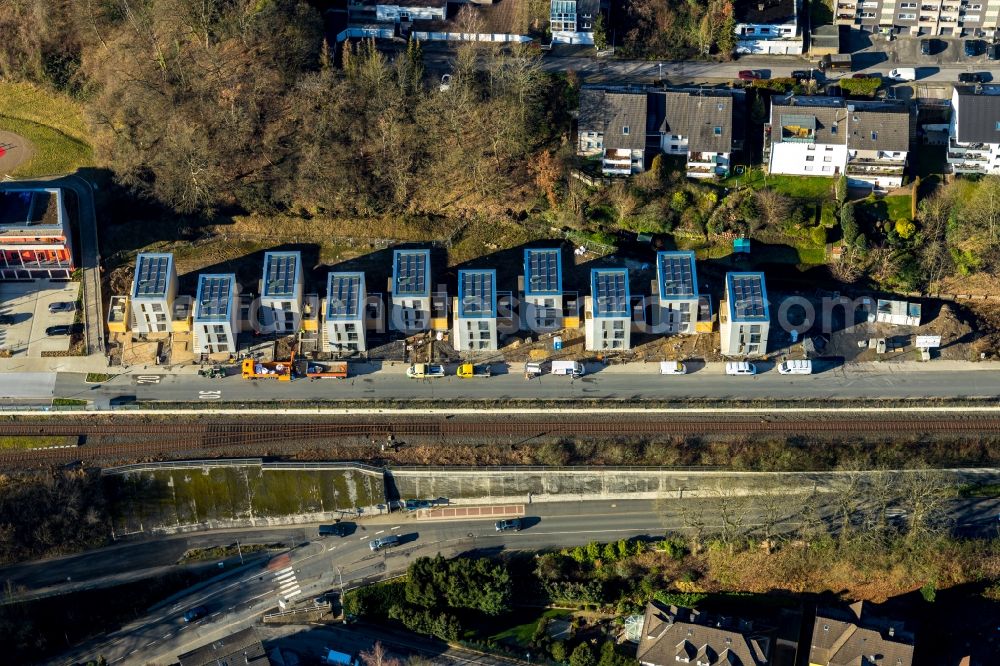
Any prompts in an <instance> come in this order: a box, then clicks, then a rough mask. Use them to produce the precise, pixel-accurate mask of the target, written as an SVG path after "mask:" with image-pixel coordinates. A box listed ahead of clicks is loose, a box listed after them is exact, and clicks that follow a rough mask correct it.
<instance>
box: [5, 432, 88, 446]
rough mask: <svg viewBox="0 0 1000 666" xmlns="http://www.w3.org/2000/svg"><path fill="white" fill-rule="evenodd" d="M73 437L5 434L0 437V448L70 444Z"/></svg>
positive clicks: (72, 442)
mask: <svg viewBox="0 0 1000 666" xmlns="http://www.w3.org/2000/svg"><path fill="white" fill-rule="evenodd" d="M74 443H75V441H74V438H73V437H61V436H44V435H37V436H36V435H23V436H22V435H7V436H3V437H0V449H44V448H48V447H50V446H70V445H71V444H74Z"/></svg>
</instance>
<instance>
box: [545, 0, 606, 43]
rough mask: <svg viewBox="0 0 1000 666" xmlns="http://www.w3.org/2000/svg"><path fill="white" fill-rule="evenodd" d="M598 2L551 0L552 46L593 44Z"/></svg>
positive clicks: (550, 27) (595, 0) (599, 7)
mask: <svg viewBox="0 0 1000 666" xmlns="http://www.w3.org/2000/svg"><path fill="white" fill-rule="evenodd" d="M600 11H601V3H600V0H551V2H550V3H549V30H550V31H551V33H552V43H553V44H593V43H594V21H595V20H597V17H598V15H599V14H600Z"/></svg>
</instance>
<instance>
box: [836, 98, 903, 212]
mask: <svg viewBox="0 0 1000 666" xmlns="http://www.w3.org/2000/svg"><path fill="white" fill-rule="evenodd" d="M911 124H912V115H911V113H910V107H909V106H908V105H907V104H906V103H905V102H897V101H892V100H886V101H877V102H853V101H852V102H848V103H847V169H846V173H847V184H848V185H850V186H851V187H871V188H873V189H874V190H875V191H877V192H885V191H888V190H891V189H895V188H897V187H900V186H902V184H903V170H904V169H905V168H906V160H907V156H908V154H909V151H910V130H911Z"/></svg>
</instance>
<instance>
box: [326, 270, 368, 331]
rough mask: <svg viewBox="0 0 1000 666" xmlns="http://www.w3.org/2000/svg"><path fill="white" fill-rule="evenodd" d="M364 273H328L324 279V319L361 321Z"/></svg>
mask: <svg viewBox="0 0 1000 666" xmlns="http://www.w3.org/2000/svg"><path fill="white" fill-rule="evenodd" d="M364 293H365V274H364V273H330V274H329V275H328V276H327V279H326V318H327V319H346V320H353V319H361V312H362V307H363V303H362V302H361V301H362V299H363V298H364Z"/></svg>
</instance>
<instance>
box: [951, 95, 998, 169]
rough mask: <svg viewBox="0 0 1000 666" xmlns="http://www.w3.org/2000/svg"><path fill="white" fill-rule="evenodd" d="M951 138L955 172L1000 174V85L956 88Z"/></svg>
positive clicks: (953, 101) (952, 166)
mask: <svg viewBox="0 0 1000 666" xmlns="http://www.w3.org/2000/svg"><path fill="white" fill-rule="evenodd" d="M949 135H950V136H949V139H948V168H949V169H950V170H951V172H952V173H970V174H991V175H1000V86H955V90H954V92H952V95H951V126H950V127H949Z"/></svg>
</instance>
